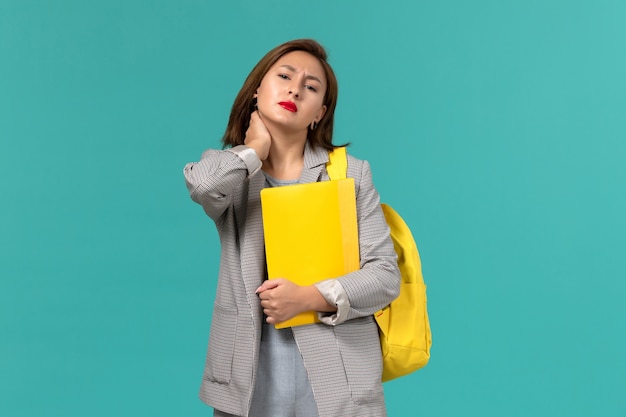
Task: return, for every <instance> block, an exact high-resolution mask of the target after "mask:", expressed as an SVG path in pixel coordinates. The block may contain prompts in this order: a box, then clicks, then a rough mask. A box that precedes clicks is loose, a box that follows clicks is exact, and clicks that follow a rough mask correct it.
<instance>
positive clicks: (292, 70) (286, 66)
mask: <svg viewBox="0 0 626 417" xmlns="http://www.w3.org/2000/svg"><path fill="white" fill-rule="evenodd" d="M281 67H282V68H287V69H288V70H289V71H291V72H297V71H296V69H295V68H294V67H292V66H291V65H288V64H284V65H281ZM304 78H305V79H307V80H314V81H317V82H318V83H320V84H322V85H323V84H324V83H323V82H322V80H320V79H319V78H318V77H316V76H315V75H307V76H306V77H304Z"/></svg>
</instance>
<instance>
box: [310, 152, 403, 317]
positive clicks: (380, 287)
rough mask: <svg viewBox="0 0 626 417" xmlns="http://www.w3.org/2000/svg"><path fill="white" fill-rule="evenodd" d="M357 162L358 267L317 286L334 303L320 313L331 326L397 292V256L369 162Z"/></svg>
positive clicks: (372, 309)
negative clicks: (331, 311) (327, 312)
mask: <svg viewBox="0 0 626 417" xmlns="http://www.w3.org/2000/svg"><path fill="white" fill-rule="evenodd" d="M352 161H353V163H354V162H356V160H354V159H352ZM359 162H360V164H361V169H360V170H359V171H358V175H357V176H356V177H358V178H355V180H356V181H355V183H356V184H357V190H356V191H357V193H356V204H357V221H358V229H359V250H360V257H361V261H360V263H361V269H360V270H359V271H355V272H352V273H350V274H347V275H344V276H343V277H340V278H337V279H334V280H326V281H323V282H320V283H318V285H317V287H318V289H319V290H320V292H321V293H322V295H323V296H324V298H326V300H327V301H328V302H329V303H331V304H334V305H337V309H338V310H337V313H335V314H332V315H326V317H324V315H323V314H320V319H321V320H322V322H324V323H326V324H331V325H336V324H340V323H342V322H343V321H345V320H350V319H353V318H357V317H363V316H368V315H372V314H373V313H375V312H376V311H378V310H380V309H381V308H383V307H385V306H386V305H387V304H389V303H390V302H391V301H393V300H394V299H395V298H396V297H397V296H398V294H399V292H400V279H401V278H400V271H399V269H398V263H397V255H396V252H395V250H394V247H393V242H392V240H391V237H390V235H389V227H388V226H387V222H386V220H385V215H384V214H383V211H382V209H381V207H380V197H379V195H378V192H377V191H376V189H375V188H374V183H373V181H372V174H371V170H370V166H369V163H368V162H367V161H359Z"/></svg>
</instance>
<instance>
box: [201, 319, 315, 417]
mask: <svg viewBox="0 0 626 417" xmlns="http://www.w3.org/2000/svg"><path fill="white" fill-rule="evenodd" d="M213 415H214V416H215V417H238V416H234V415H232V414H227V413H223V412H221V411H219V410H215V411H214V414H213ZM318 416H319V415H318V412H317V405H316V404H315V398H314V397H313V391H312V390H311V385H310V383H309V378H308V376H307V373H306V369H305V368H304V363H303V362H302V356H301V355H300V350H298V345H297V344H296V341H295V340H294V338H293V332H292V331H291V329H290V328H287V329H280V330H276V329H275V328H274V325H272V324H267V323H266V324H264V325H263V333H262V336H261V350H260V352H259V365H258V368H257V378H256V384H255V387H254V393H253V396H252V406H251V408H250V414H249V417H318Z"/></svg>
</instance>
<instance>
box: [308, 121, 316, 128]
mask: <svg viewBox="0 0 626 417" xmlns="http://www.w3.org/2000/svg"><path fill="white" fill-rule="evenodd" d="M309 127H310V128H311V130H315V129H317V122H316V121H315V120H313V122H311V125H310V126H309Z"/></svg>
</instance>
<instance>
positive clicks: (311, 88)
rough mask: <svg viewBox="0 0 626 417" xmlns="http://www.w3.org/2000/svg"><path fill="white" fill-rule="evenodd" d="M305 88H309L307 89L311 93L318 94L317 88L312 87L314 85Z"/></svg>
mask: <svg viewBox="0 0 626 417" xmlns="http://www.w3.org/2000/svg"><path fill="white" fill-rule="evenodd" d="M304 87H305V88H307V89H309V90H311V91H313V92H314V93H317V88H315V87H314V86H312V85H305V86H304Z"/></svg>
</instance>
